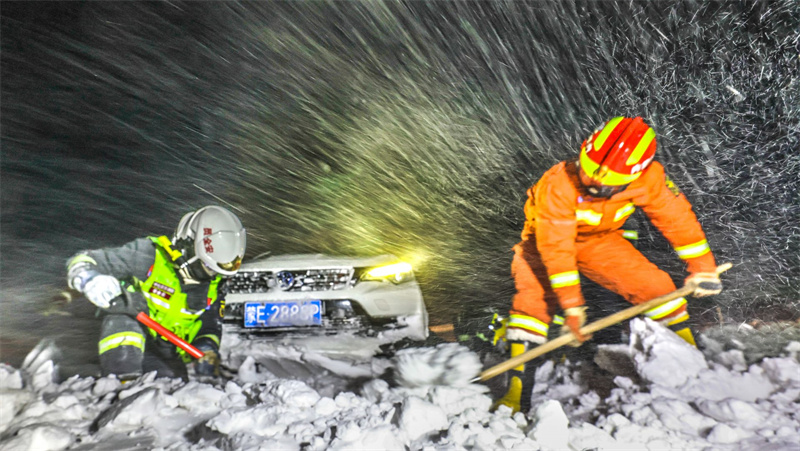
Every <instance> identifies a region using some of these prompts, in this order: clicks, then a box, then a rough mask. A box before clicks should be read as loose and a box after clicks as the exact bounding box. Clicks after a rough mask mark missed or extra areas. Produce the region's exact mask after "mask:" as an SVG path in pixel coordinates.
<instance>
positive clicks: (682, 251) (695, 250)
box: [675, 240, 711, 260]
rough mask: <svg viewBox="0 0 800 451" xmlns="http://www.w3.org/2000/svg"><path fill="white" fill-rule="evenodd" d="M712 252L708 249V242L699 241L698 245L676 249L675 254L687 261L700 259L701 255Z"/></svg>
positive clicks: (693, 244)
mask: <svg viewBox="0 0 800 451" xmlns="http://www.w3.org/2000/svg"><path fill="white" fill-rule="evenodd" d="M710 251H711V248H710V247H708V241H706V240H703V241H698V242H696V243H692V244H687V245H686V246H681V247H676V248H675V252H677V253H678V257H680V258H681V259H683V260H687V259H690V258H695V257H699V256H701V255H704V254H707V253H708V252H710Z"/></svg>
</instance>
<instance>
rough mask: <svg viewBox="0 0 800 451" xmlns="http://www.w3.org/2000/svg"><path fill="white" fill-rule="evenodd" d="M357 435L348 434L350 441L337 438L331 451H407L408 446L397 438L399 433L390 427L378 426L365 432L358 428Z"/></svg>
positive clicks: (356, 429) (332, 444) (356, 428)
mask: <svg viewBox="0 0 800 451" xmlns="http://www.w3.org/2000/svg"><path fill="white" fill-rule="evenodd" d="M352 430H355V431H356V434H352V433H349V434H346V435H347V436H348V438H349V440H344V439H342V438H337V439H336V440H334V441H333V442H332V443H331V446H330V448H328V449H331V450H348V451H349V450H364V451H366V450H370V451H372V450H376V449H380V450H386V451H394V450H397V451H405V449H406V446H405V445H404V444H403V442H402V441H400V439H399V438H397V431H396V430H395V429H393V428H392V427H391V426H389V425H383V426H378V427H375V428H371V429H368V430H365V431H361V430H360V429H359V428H358V427H355V428H354V429H352Z"/></svg>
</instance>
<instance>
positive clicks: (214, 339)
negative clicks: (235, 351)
mask: <svg viewBox="0 0 800 451" xmlns="http://www.w3.org/2000/svg"><path fill="white" fill-rule="evenodd" d="M203 337H206V338H210V339H211V341H213V342H214V343H216V344H217V346H219V337H218V336H216V335H212V334H207V335H200V336H199V337H197V338H195V339H194V341H197V340H198V339H200V338H203Z"/></svg>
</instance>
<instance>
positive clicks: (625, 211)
mask: <svg viewBox="0 0 800 451" xmlns="http://www.w3.org/2000/svg"><path fill="white" fill-rule="evenodd" d="M634 211H636V205H633V202H629V203H627V204H625V205H624V206H623V207H622V208H620V209H619V210H617V212H616V213H614V222H617V221H621V220H622V219H624V218H627V217H628V216H630V215H632V214H633V212H634Z"/></svg>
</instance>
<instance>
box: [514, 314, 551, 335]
mask: <svg viewBox="0 0 800 451" xmlns="http://www.w3.org/2000/svg"><path fill="white" fill-rule="evenodd" d="M507 327H518V328H520V329H525V330H528V331H531V332H534V333H537V334H539V335H543V336H545V337H546V336H547V331H548V330H549V329H550V327H549V326H548V325H547V323H545V322H543V321H541V320H538V319H536V318H534V317H532V316H525V315H511V316H509V318H508V326H507Z"/></svg>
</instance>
